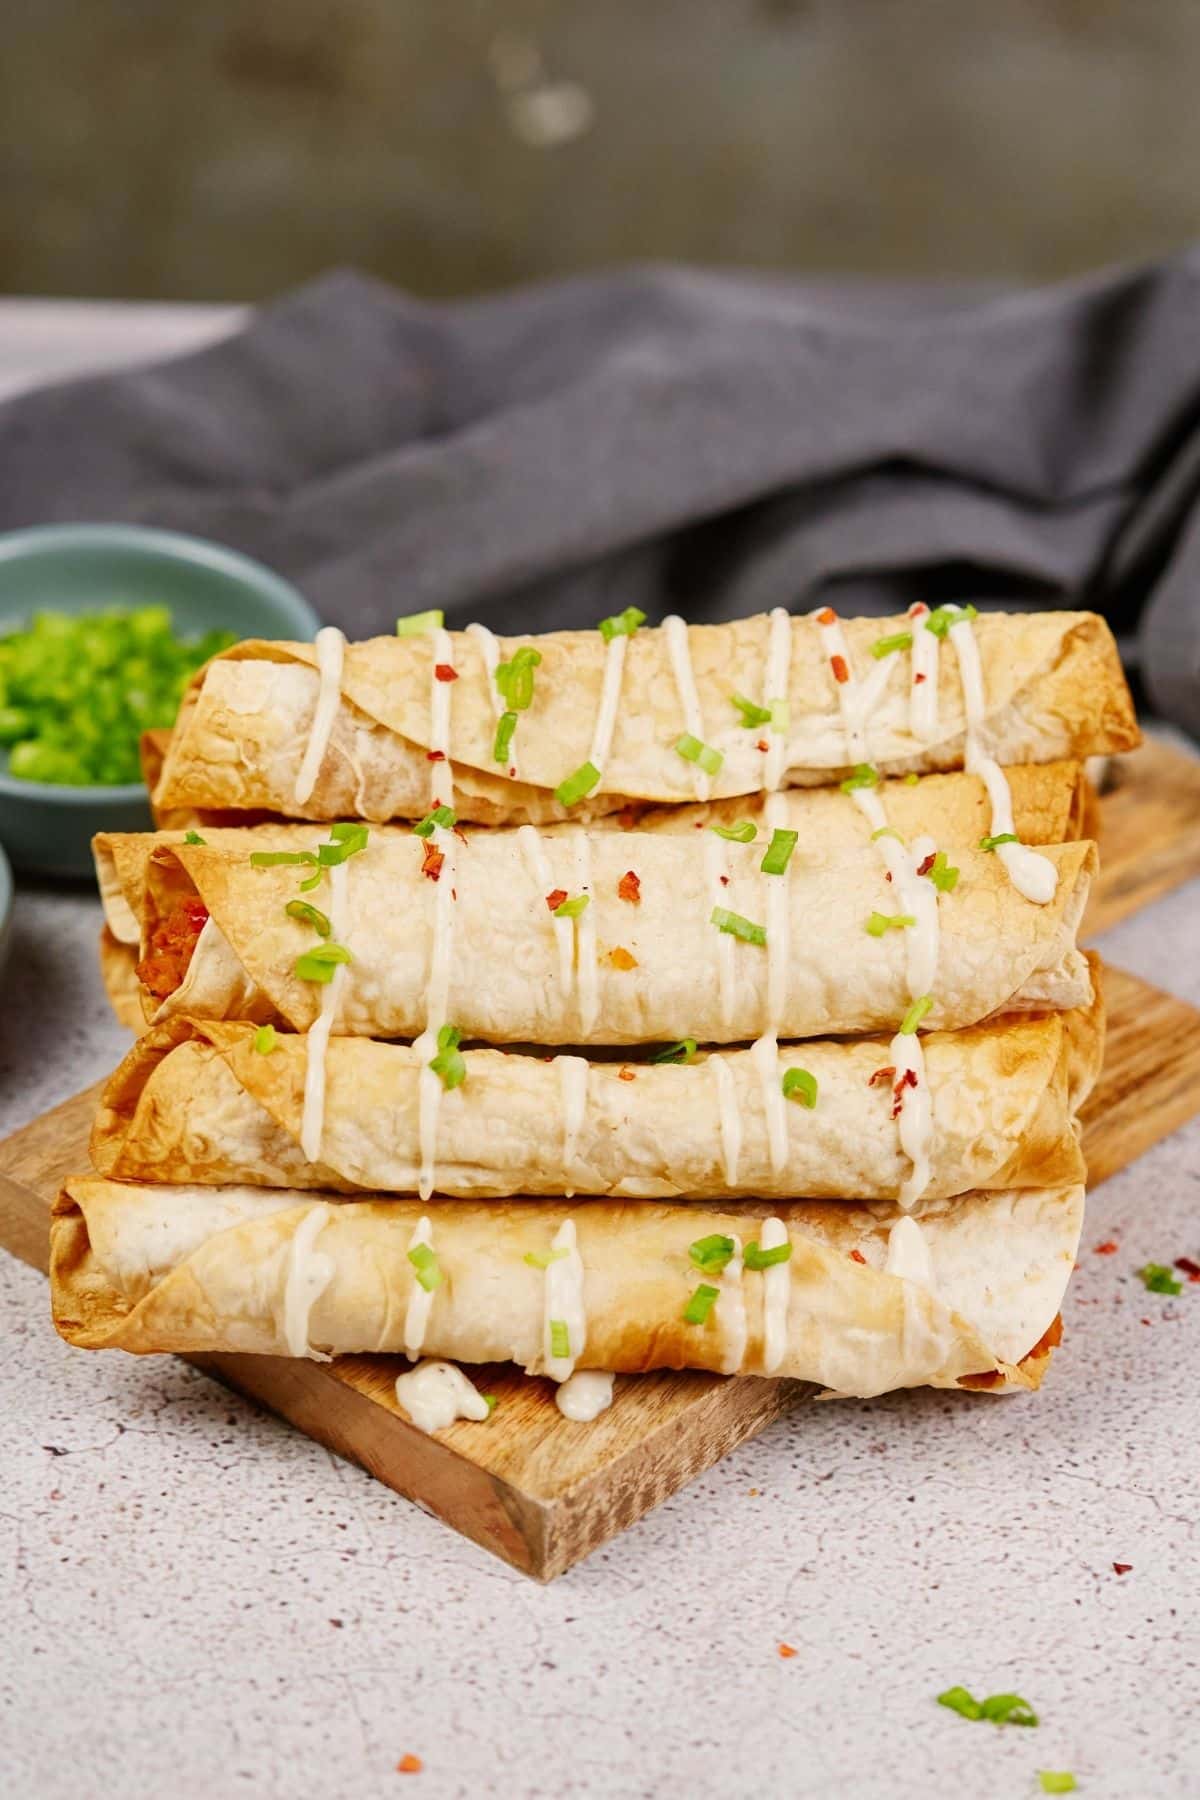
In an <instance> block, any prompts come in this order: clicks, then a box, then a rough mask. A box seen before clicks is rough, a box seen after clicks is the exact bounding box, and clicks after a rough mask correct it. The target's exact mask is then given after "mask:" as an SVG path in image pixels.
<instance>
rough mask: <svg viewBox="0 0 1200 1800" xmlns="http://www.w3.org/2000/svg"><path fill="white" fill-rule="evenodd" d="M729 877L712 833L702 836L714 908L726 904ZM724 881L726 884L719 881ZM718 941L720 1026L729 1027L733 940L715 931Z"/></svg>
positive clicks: (732, 999)
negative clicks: (726, 886)
mask: <svg viewBox="0 0 1200 1800" xmlns="http://www.w3.org/2000/svg"><path fill="white" fill-rule="evenodd" d="M728 876H729V859H728V857H727V856H726V854H725V848H724V845H723V843H722V841H721V839H720V838H719V837H718V836H717V834H716V832H715V831H707V830H706V831H705V833H704V879H705V881H706V882H707V884H708V897H709V899H710V900H711V902H712V904H713V905H714V906H724V905H725V900H726V894H725V881H726V880H727V879H728ZM722 877H725V880H722ZM712 935H713V937H715V938H716V940H717V945H716V949H717V991H718V993H719V994H720V997H721V1023H722V1025H728V1024H729V1022H730V1020H731V1019H732V1018H733V1008H734V1002H735V1000H736V998H737V991H736V986H735V982H734V966H733V938H732V937H731V936H730V934H729V932H727V931H714V932H713V934H712Z"/></svg>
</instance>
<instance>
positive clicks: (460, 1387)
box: [396, 1361, 488, 1432]
mask: <svg viewBox="0 0 1200 1800" xmlns="http://www.w3.org/2000/svg"><path fill="white" fill-rule="evenodd" d="M396 1399H397V1400H398V1401H399V1402H400V1405H401V1406H402V1407H403V1408H404V1410H405V1412H406V1413H407V1414H408V1416H409V1418H410V1419H411V1420H412V1422H413V1424H414V1425H415V1426H416V1428H417V1430H418V1431H425V1432H430V1431H444V1430H445V1428H446V1426H447V1425H453V1424H454V1422H455V1420H456V1419H475V1420H483V1419H486V1418H487V1416H488V1403H487V1401H486V1400H485V1399H484V1397H483V1395H482V1394H481V1393H480V1392H479V1390H478V1388H476V1387H474V1386H473V1385H472V1384H471V1382H469V1381H468V1380H467V1378H466V1376H465V1375H464V1374H463V1372H462V1370H461V1369H460V1368H457V1367H456V1366H455V1364H454V1363H448V1362H433V1361H431V1362H423V1363H418V1364H417V1366H416V1368H415V1369H410V1370H409V1371H408V1372H407V1374H405V1375H398V1376H397V1377H396Z"/></svg>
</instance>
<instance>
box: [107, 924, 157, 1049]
mask: <svg viewBox="0 0 1200 1800" xmlns="http://www.w3.org/2000/svg"><path fill="white" fill-rule="evenodd" d="M100 976H101V979H102V981H103V982H104V990H105V992H106V993H107V995H108V1002H109V1005H110V1006H111V1007H112V1009H113V1012H114V1013H115V1014H116V1017H117V1021H118V1023H119V1024H121V1025H124V1026H125V1028H126V1030H127V1031H134V1032H138V1033H141V1032H143V1031H145V1029H146V1011H145V1008H144V1007H143V1005H142V990H141V985H140V983H139V981H138V978H137V950H136V948H135V946H134V945H132V944H125V943H122V942H121V940H120V939H119V938H117V937H116V936H114V934H113V932H112V931H111V930H110V929H109V927H108V926H107V925H104V926H102V927H101V930H100Z"/></svg>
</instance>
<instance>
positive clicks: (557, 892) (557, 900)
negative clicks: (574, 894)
mask: <svg viewBox="0 0 1200 1800" xmlns="http://www.w3.org/2000/svg"><path fill="white" fill-rule="evenodd" d="M566 897H567V890H566V888H551V889H550V892H549V893H548V894H547V895H546V905H547V906H548V907H549V908H550V911H551V912H557V911H558V909H559V907H560V906H561V905H562V903H563V901H564V900H565V899H566Z"/></svg>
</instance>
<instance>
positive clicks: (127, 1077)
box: [92, 1000, 1103, 1200]
mask: <svg viewBox="0 0 1200 1800" xmlns="http://www.w3.org/2000/svg"><path fill="white" fill-rule="evenodd" d="M1102 1041H1103V1026H1102V1017H1101V1007H1100V1004H1099V1000H1097V1002H1096V1003H1095V1004H1094V1005H1093V1007H1092V1008H1091V1009H1090V1010H1087V1011H1082V1010H1077V1011H1074V1012H1069V1013H1053V1014H1047V1015H1044V1016H1040V1017H1031V1018H1027V1019H1006V1020H1004V1021H1002V1022H998V1023H996V1024H994V1025H989V1026H976V1027H968V1028H967V1029H966V1030H964V1031H958V1032H933V1033H931V1034H930V1035H928V1036H926V1037H925V1039H924V1040H923V1050H924V1071H923V1072H924V1080H925V1083H926V1087H927V1091H928V1094H929V1101H930V1108H931V1113H932V1122H931V1131H930V1138H929V1147H928V1158H929V1171H928V1178H927V1181H926V1183H925V1187H924V1193H925V1194H926V1196H928V1197H930V1198H943V1197H948V1196H952V1195H954V1194H960V1193H964V1192H966V1191H968V1190H969V1189H972V1188H976V1189H995V1188H1015V1187H1024V1188H1033V1187H1061V1186H1065V1185H1067V1184H1069V1183H1074V1182H1079V1181H1082V1180H1083V1179H1084V1174H1085V1170H1084V1163H1083V1158H1082V1154H1081V1152H1080V1149H1079V1141H1078V1131H1077V1129H1076V1127H1075V1124H1074V1114H1075V1112H1076V1110H1077V1108H1078V1106H1079V1105H1080V1103H1081V1101H1082V1099H1083V1098H1084V1096H1085V1095H1086V1093H1087V1092H1088V1091H1089V1090H1090V1088H1091V1086H1092V1084H1093V1082H1094V1081H1095V1078H1096V1075H1097V1073H1098V1070H1099V1066H1100V1056H1101V1049H1102ZM888 1053H889V1047H888V1040H887V1039H886V1038H865V1039H855V1040H853V1041H842V1040H832V1041H830V1040H814V1041H810V1042H808V1043H806V1044H803V1045H795V1046H789V1045H786V1044H784V1045H781V1046H780V1047H779V1052H778V1057H777V1059H775V1060H774V1061H773V1065H772V1066H771V1068H770V1069H769V1070H768V1071H766V1072H765V1079H764V1067H763V1064H762V1062H761V1060H760V1059H758V1058H757V1057H755V1056H754V1055H753V1054H752V1053H751V1052H750V1051H747V1050H734V1051H729V1052H727V1053H726V1054H725V1055H724V1056H717V1055H715V1054H714V1055H711V1056H706V1055H704V1054H700V1055H698V1056H696V1057H695V1059H694V1060H693V1061H691V1062H689V1063H687V1064H682V1063H680V1064H670V1063H663V1064H654V1063H647V1062H637V1063H630V1062H615V1061H613V1062H591V1063H589V1062H586V1061H585V1060H584V1059H583V1058H581V1057H578V1056H560V1057H554V1058H546V1057H542V1056H540V1055H533V1054H523V1055H522V1054H505V1053H504V1052H502V1051H497V1050H469V1051H467V1052H466V1053H465V1054H464V1057H463V1062H464V1067H465V1079H464V1080H463V1082H462V1084H461V1085H460V1086H458V1087H456V1088H454V1089H453V1090H451V1091H450V1092H447V1093H446V1094H445V1095H444V1097H443V1099H442V1103H441V1107H440V1111H439V1119H438V1131H437V1141H436V1164H435V1168H434V1178H433V1187H434V1188H435V1190H436V1191H437V1192H438V1193H441V1194H446V1195H452V1196H454V1197H456V1198H463V1199H482V1198H485V1197H489V1196H504V1195H517V1194H526V1195H528V1194H533V1195H561V1194H564V1193H566V1194H585V1195H595V1196H599V1197H609V1198H614V1199H616V1198H623V1199H694V1200H695V1199H714V1198H718V1199H724V1198H742V1197H745V1198H751V1197H759V1196H761V1197H762V1198H764V1199H766V1198H771V1199H776V1198H778V1199H790V1198H796V1197H812V1198H818V1199H820V1198H860V1199H896V1198H898V1197H899V1196H900V1193H901V1190H902V1187H903V1185H904V1182H905V1179H906V1177H907V1175H908V1173H909V1168H910V1164H909V1158H908V1157H907V1156H906V1155H905V1154H904V1151H903V1149H902V1147H901V1143H900V1138H899V1134H898V1130H897V1120H898V1116H899V1112H900V1107H901V1105H902V1103H903V1100H904V1097H905V1095H904V1089H903V1088H901V1090H900V1093H899V1095H897V1092H896V1070H895V1068H894V1067H891V1066H889V1065H888ZM801 1066H802V1067H803V1069H804V1070H805V1072H806V1073H807V1075H808V1076H809V1077H810V1078H811V1082H812V1086H811V1087H807V1084H806V1094H807V1097H808V1098H811V1100H812V1105H811V1106H809V1105H807V1104H803V1103H799V1102H797V1103H793V1104H789V1105H786V1106H783V1107H782V1108H781V1111H782V1117H783V1123H784V1133H783V1136H782V1138H781V1140H780V1142H779V1143H778V1144H777V1145H776V1144H774V1143H773V1140H772V1133H771V1105H772V1098H773V1093H774V1090H775V1089H776V1088H777V1087H779V1085H780V1081H781V1076H782V1074H783V1072H784V1071H786V1070H787V1069H788V1068H790V1067H797V1068H798V1067H801ZM421 1067H422V1058H421V1057H420V1055H419V1054H418V1053H417V1052H416V1051H414V1050H413V1049H412V1048H411V1047H410V1046H408V1045H400V1044H381V1043H376V1042H374V1041H372V1040H371V1039H369V1038H334V1039H333V1040H332V1041H331V1042H330V1044H329V1047H328V1051H327V1053H326V1057H325V1093H324V1118H323V1131H322V1135H321V1138H320V1143H319V1151H318V1155H317V1158H316V1160H315V1161H311V1162H310V1161H309V1159H308V1157H307V1156H306V1154H305V1151H304V1149H303V1147H302V1143H303V1139H304V1136H305V1133H304V1116H305V1090H306V1075H307V1070H308V1054H307V1040H306V1039H305V1038H303V1037H298V1036H296V1035H285V1034H282V1033H279V1034H269V1035H268V1036H267V1038H266V1039H265V1040H264V1039H262V1038H261V1036H260V1034H259V1033H258V1032H257V1031H256V1029H255V1027H254V1026H252V1025H246V1024H240V1023H222V1022H212V1023H208V1024H204V1023H198V1022H191V1021H186V1020H185V1021H178V1022H176V1023H173V1024H170V1025H165V1026H158V1027H156V1028H154V1029H153V1030H152V1031H151V1032H150V1033H149V1034H148V1035H147V1036H146V1037H144V1038H143V1039H142V1041H141V1042H140V1043H139V1044H138V1045H137V1046H136V1047H135V1048H134V1049H133V1050H132V1051H131V1052H130V1053H129V1055H128V1056H127V1057H126V1058H125V1060H124V1062H123V1063H122V1064H121V1066H120V1067H119V1068H118V1069H117V1071H116V1073H115V1074H114V1075H113V1076H112V1077H111V1078H110V1080H109V1082H108V1084H107V1086H106V1088H105V1091H104V1096H103V1099H102V1102H101V1106H100V1110H99V1113H98V1114H97V1118H96V1122H95V1126H94V1129H93V1132H92V1161H93V1163H94V1165H95V1167H96V1169H97V1170H98V1171H99V1172H100V1173H101V1174H102V1175H108V1176H111V1177H114V1178H116V1179H120V1180H127V1181H168V1182H181V1183H194V1182H201V1183H205V1184H212V1185H230V1184H243V1185H246V1184H248V1185H256V1184H264V1185H269V1186H275V1187H294V1188H330V1189H339V1190H353V1189H356V1188H363V1189H376V1190H380V1191H384V1192H388V1193H398V1194H412V1193H416V1192H417V1190H418V1182H419V1176H420V1169H421V1162H422V1147H421V1134H420V1122H421V1108H420V1095H419V1078H420V1071H421Z"/></svg>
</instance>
